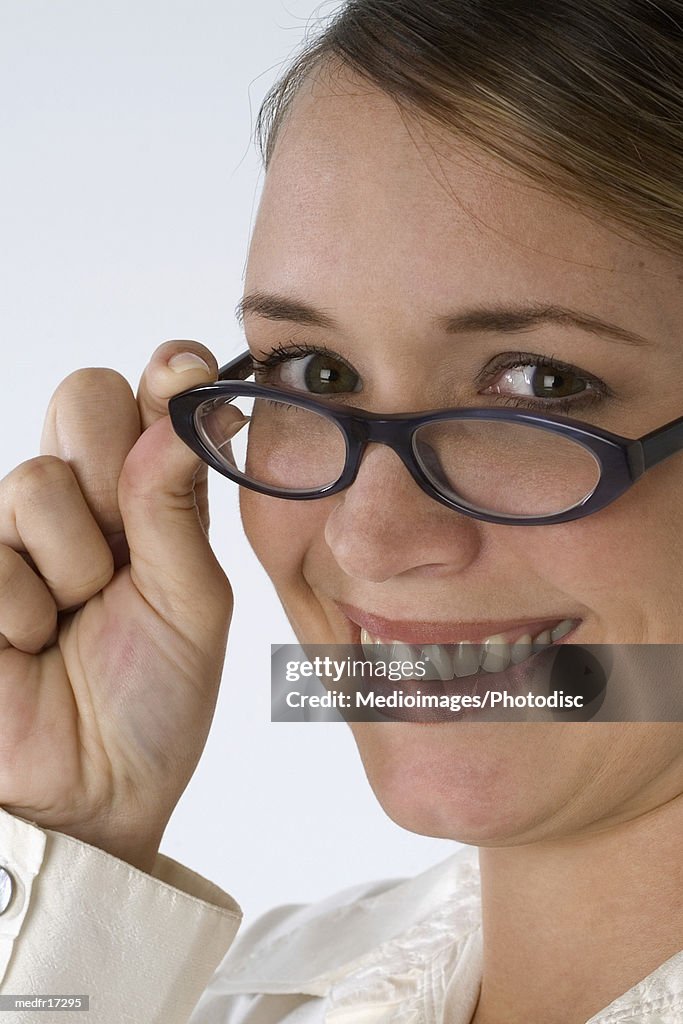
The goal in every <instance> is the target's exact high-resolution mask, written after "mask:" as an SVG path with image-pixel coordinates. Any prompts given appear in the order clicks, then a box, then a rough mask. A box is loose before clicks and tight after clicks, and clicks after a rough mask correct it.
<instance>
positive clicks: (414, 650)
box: [360, 619, 576, 682]
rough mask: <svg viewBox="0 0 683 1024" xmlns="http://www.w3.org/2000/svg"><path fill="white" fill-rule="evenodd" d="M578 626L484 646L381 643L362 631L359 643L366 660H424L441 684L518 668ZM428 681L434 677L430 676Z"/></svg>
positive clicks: (569, 623) (496, 639) (565, 624)
mask: <svg viewBox="0 0 683 1024" xmlns="http://www.w3.org/2000/svg"><path fill="white" fill-rule="evenodd" d="M575 625H576V623H575V622H574V621H573V620H572V619H563V620H562V622H559V623H558V624H557V625H556V626H555V627H554V628H553V629H552V630H548V629H544V630H543V632H541V633H539V634H538V636H535V637H533V638H532V636H531V634H530V633H525V634H524V636H520V637H519V638H518V639H517V640H516V641H515V642H514V644H512V645H511V644H509V643H507V642H506V641H505V640H504V638H503V637H502V635H500V634H498V635H496V636H489V637H487V638H486V639H485V640H484V641H483V643H481V644H475V643H472V641H470V640H463V641H462V643H459V644H424V645H418V644H406V643H404V642H403V641H401V640H380V638H379V637H374V636H373V635H372V634H371V633H368V631H367V629H361V631H360V642H361V645H362V647H363V652H364V654H365V655H366V657H368V658H370V659H376V658H378V656H379V659H380V660H388V659H395V660H398V661H409V662H412V663H413V664H414V663H415V662H416V661H418V660H420V659H423V660H425V661H428V662H429V663H430V664H431V666H432V667H433V670H434V673H435V674H436V677H437V678H439V679H440V680H441V681H442V682H443V681H447V680H449V679H453V677H454V676H455V677H456V678H458V679H461V678H463V677H464V676H473V675H476V674H477V673H478V672H479V671H480V670H481V671H483V672H504V671H505V669H506V668H507V667H508V665H510V664H512V665H519V664H520V662H522V661H525V660H526V659H527V658H529V657H531V655H532V654H536V653H538V652H539V651H541V650H543V649H544V648H546V647H549V646H550V644H552V643H555V642H556V641H557V640H561V639H562V637H563V636H566V635H567V633H569V632H570V631H571V630H572V629H573V628H574V626H575ZM428 678H434V676H433V675H432V676H429V677H428Z"/></svg>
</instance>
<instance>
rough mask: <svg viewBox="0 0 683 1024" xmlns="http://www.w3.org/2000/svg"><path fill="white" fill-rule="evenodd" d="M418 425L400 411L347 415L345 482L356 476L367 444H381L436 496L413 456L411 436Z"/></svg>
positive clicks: (419, 483)
mask: <svg viewBox="0 0 683 1024" xmlns="http://www.w3.org/2000/svg"><path fill="white" fill-rule="evenodd" d="M419 425H420V424H419V422H416V421H415V418H414V417H406V416H402V415H400V414H398V415H395V416H392V417H383V416H372V417H363V418H362V419H360V418H357V417H354V416H352V417H350V418H349V420H348V422H347V436H348V439H349V452H348V466H347V472H346V474H345V477H346V479H345V485H346V486H348V485H349V484H351V483H352V482H353V481H354V480H355V479H356V477H357V475H358V471H359V469H360V465H361V461H362V459H363V456H364V455H365V451H366V449H367V446H368V445H369V444H382V445H385V446H386V447H387V448H390V449H391V450H392V451H394V452H395V453H396V454H397V455H398V457H399V459H400V460H401V462H402V463H403V465H404V466H405V467H406V469H407V470H408V472H409V473H410V475H411V477H412V478H413V480H414V481H415V482H416V483H417V484H418V485H419V486H420V487H421V488H422V490H423V491H426V493H427V494H429V495H430V496H431V497H435V498H437V499H438V492H437V491H436V489H435V488H434V487H433V486H432V484H431V482H430V481H429V479H428V477H426V476H424V475H423V474H422V473H421V471H420V467H419V464H418V462H417V459H416V458H415V452H414V450H413V443H412V437H413V434H414V432H415V431H416V430H417V428H418V426H419Z"/></svg>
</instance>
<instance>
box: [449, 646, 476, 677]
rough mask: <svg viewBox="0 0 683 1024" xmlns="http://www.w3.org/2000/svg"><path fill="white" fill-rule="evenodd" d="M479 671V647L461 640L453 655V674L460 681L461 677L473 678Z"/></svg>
mask: <svg viewBox="0 0 683 1024" xmlns="http://www.w3.org/2000/svg"><path fill="white" fill-rule="evenodd" d="M478 671H479V647H478V645H477V644H473V643H470V641H469V640H463V642H462V643H461V644H458V645H457V646H456V648H455V653H454V655H453V672H454V673H455V675H456V676H457V677H458V679H462V677H463V676H473V675H474V674H475V673H476V672H478Z"/></svg>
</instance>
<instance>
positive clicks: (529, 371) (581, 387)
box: [481, 360, 598, 399]
mask: <svg viewBox="0 0 683 1024" xmlns="http://www.w3.org/2000/svg"><path fill="white" fill-rule="evenodd" d="M596 384H597V381H596ZM596 390H598V388H596V386H595V384H594V383H593V382H592V381H591V380H590V379H587V378H586V377H585V376H582V375H581V374H580V373H579V372H578V371H574V370H572V369H570V368H569V367H567V368H564V367H562V368H559V367H558V366H557V365H555V364H554V363H553V362H543V361H542V360H538V362H535V363H527V364H525V365H519V364H518V365H516V366H510V367H508V368H507V369H506V370H505V371H504V372H503V373H502V374H500V376H499V377H498V378H497V380H496V381H495V383H493V384H491V385H489V387H487V388H484V390H483V391H482V392H481V393H482V394H489V395H490V394H497V395H510V396H512V397H514V396H518V397H520V398H540V399H543V398H545V399H553V398H567V397H569V396H570V395H579V394H584V395H585V394H586V393H589V392H594V391H596Z"/></svg>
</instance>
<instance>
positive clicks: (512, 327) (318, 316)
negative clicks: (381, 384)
mask: <svg viewBox="0 0 683 1024" xmlns="http://www.w3.org/2000/svg"><path fill="white" fill-rule="evenodd" d="M247 314H253V315H255V316H260V317H263V318H264V319H266V320H285V321H288V322H290V323H297V324H301V325H303V326H307V327H319V328H321V329H323V330H334V329H336V328H338V327H339V324H338V323H337V322H336V320H335V319H334V318H333V317H332V316H330V315H329V314H328V313H326V312H325V311H324V310H322V309H316V307H315V306H311V305H309V304H308V303H306V302H301V301H299V300H298V299H293V298H288V297H287V296H284V295H277V294H269V293H266V292H252V293H251V294H249V295H245V296H244V297H243V298H242V299H241V300H240V301H239V302H238V304H237V308H236V309H235V315H236V317H237V320H238V321H239V323H240V324H241V323H242V322H243V320H244V317H245V315H247ZM433 322H434V323H435V325H436V326H437V327H439V328H441V330H443V331H445V332H446V333H447V334H465V333H468V332H477V331H478V332H480V333H485V332H490V333H495V332H498V333H506V332H509V333H512V332H515V331H523V330H526V329H528V328H530V327H535V326H537V325H539V324H544V323H555V324H559V325H560V326H562V327H578V328H579V329H580V330H582V331H588V332H589V333H591V334H600V335H603V336H604V337H606V338H607V339H608V340H610V341H616V342H619V343H621V344H623V345H643V346H648V345H651V344H652V342H651V341H649V340H648V339H647V338H644V337H643V336H642V335H640V334H636V333H635V331H629V330H627V329H626V328H625V327H620V326H619V325H618V324H613V323H610V322H609V321H607V320H602V319H600V317H597V316H594V315H593V314H592V313H584V312H580V311H577V310H573V309H567V307H565V306H557V305H548V304H547V303H526V304H522V305H517V306H507V305H497V306H495V305H494V306H475V307H472V308H470V309H465V310H462V311H461V312H459V313H452V314H448V315H447V316H438V317H435V318H434V321H433Z"/></svg>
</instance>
